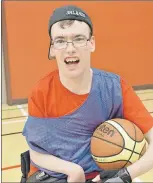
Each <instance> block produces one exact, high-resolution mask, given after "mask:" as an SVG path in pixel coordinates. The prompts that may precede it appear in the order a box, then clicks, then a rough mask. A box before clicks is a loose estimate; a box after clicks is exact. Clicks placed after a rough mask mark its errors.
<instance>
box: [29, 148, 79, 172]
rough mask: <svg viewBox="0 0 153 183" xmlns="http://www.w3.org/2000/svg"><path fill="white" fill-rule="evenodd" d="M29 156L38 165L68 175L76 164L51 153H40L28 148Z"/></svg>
mask: <svg viewBox="0 0 153 183" xmlns="http://www.w3.org/2000/svg"><path fill="white" fill-rule="evenodd" d="M30 158H31V160H32V161H33V162H34V163H35V164H36V165H38V166H40V167H42V168H45V169H47V170H50V171H54V172H58V173H63V174H66V175H68V174H69V172H70V171H71V170H72V169H73V168H77V166H78V165H77V164H75V163H72V162H69V161H65V160H62V159H60V158H57V157H56V156H53V155H46V154H40V153H38V152H36V151H33V150H31V149H30Z"/></svg>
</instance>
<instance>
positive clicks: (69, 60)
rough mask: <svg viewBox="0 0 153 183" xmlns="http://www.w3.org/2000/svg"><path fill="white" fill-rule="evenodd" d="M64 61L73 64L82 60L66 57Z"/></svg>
mask: <svg viewBox="0 0 153 183" xmlns="http://www.w3.org/2000/svg"><path fill="white" fill-rule="evenodd" d="M64 62H65V63H66V64H67V65H71V64H78V63H79V62H80V60H79V59H65V60H64Z"/></svg>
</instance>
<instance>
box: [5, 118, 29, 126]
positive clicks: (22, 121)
mask: <svg viewBox="0 0 153 183" xmlns="http://www.w3.org/2000/svg"><path fill="white" fill-rule="evenodd" d="M26 120H27V118H26V119H25V121H26ZM25 121H24V120H14V121H2V124H3V125H8V124H13V123H24V122H25Z"/></svg>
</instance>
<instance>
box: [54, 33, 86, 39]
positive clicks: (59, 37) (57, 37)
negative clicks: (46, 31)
mask: <svg viewBox="0 0 153 183" xmlns="http://www.w3.org/2000/svg"><path fill="white" fill-rule="evenodd" d="M81 36H83V37H86V36H85V35H83V34H78V35H75V36H74V38H77V37H81ZM63 38H65V37H64V36H56V37H55V38H54V40H56V39H63Z"/></svg>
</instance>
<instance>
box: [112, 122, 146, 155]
mask: <svg viewBox="0 0 153 183" xmlns="http://www.w3.org/2000/svg"><path fill="white" fill-rule="evenodd" d="M111 121H114V122H116V123H117V124H118V125H119V126H121V125H120V124H119V123H118V122H117V121H115V120H111ZM131 123H132V126H134V131H135V140H134V139H132V138H131V137H130V136H129V134H128V133H127V132H126V133H127V134H128V136H129V137H130V138H131V139H132V140H133V141H135V142H138V143H139V142H142V141H143V139H142V140H141V141H137V140H136V129H135V124H134V123H133V122H131ZM121 127H122V126H121ZM125 149H126V148H125ZM134 153H136V154H138V155H139V156H140V155H141V153H137V152H135V151H134Z"/></svg>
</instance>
